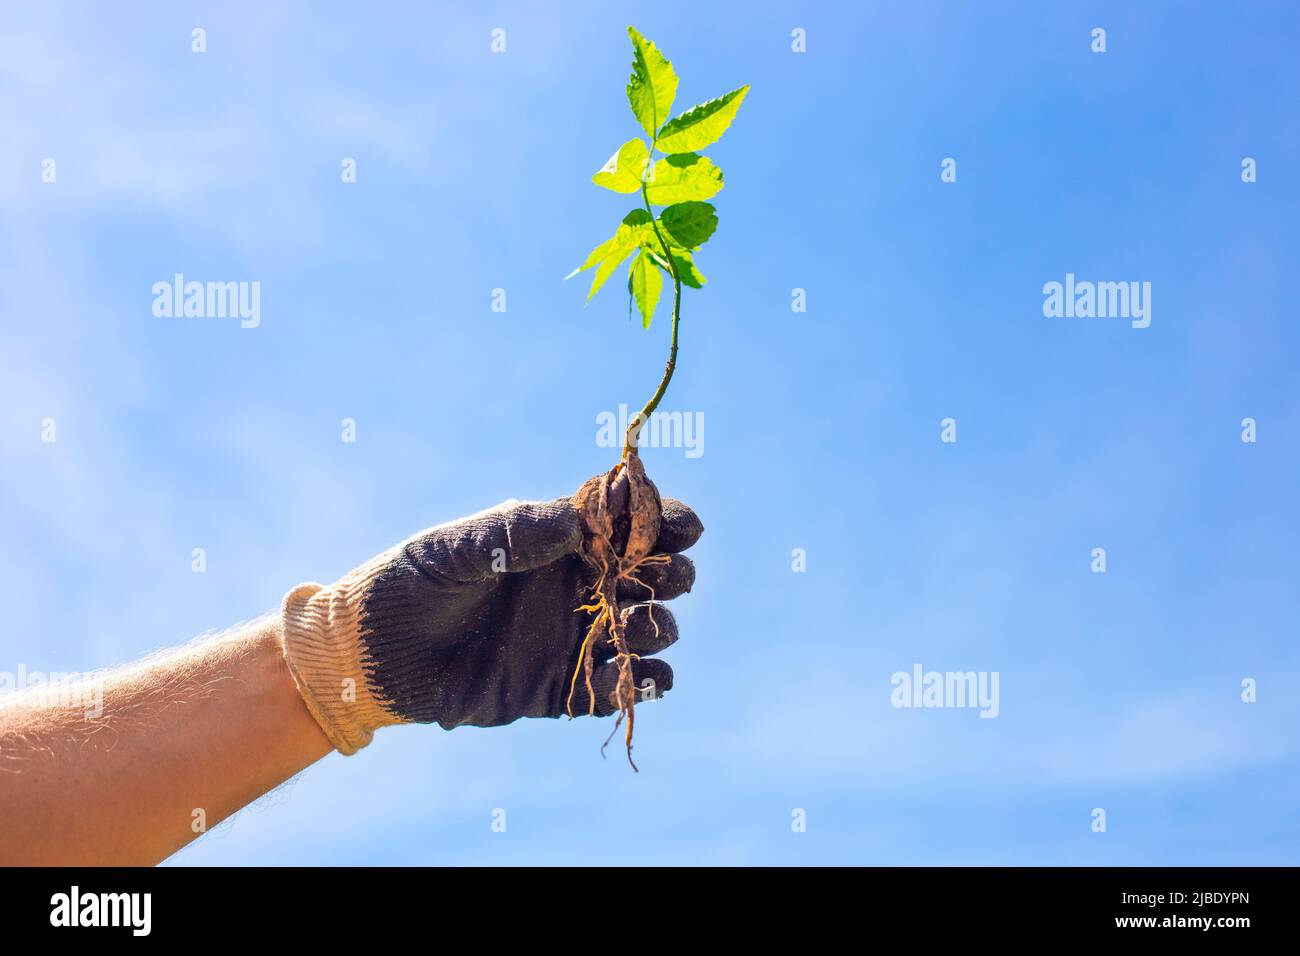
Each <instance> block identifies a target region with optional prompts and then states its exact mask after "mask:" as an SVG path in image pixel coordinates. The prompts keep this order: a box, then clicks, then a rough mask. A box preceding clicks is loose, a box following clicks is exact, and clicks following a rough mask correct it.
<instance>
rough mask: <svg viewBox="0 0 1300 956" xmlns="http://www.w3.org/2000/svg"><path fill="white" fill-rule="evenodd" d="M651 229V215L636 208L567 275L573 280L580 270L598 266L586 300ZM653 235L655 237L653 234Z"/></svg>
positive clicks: (598, 288)
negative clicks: (611, 234)
mask: <svg viewBox="0 0 1300 956" xmlns="http://www.w3.org/2000/svg"><path fill="white" fill-rule="evenodd" d="M650 229H651V226H650V214H649V213H648V212H646V211H645V210H644V209H633V210H632V211H631V212H630V213H628V214H627V215H626V216H624V217H623V222H622V224H621V225H620V226H619V227H618V229H617V230H616V231H615V232H614V235H613V236H611V237H610V238H608V239H606V240H605V241H604V242H602V243H601V244H600V245H598V246H597V247H596V248H595V249H592V250H591V252H590V254H589V255H588V256H587V258H586V259H585V260H584V261H583V263H582V265H580V266H578V268H576V269H574V270H573V271H572V272H570V273H569V274H568V275H567V276H565V278H566V279H572V278H573V277H574V276H576V275H577V274H578V273H579V272H582V271H584V270H586V269H590V268H591V267H592V266H597V267H598V268H597V269H596V274H595V276H593V277H592V280H591V290H590V291H589V292H588V293H587V301H588V302H590V301H591V299H592V296H594V295H595V294H596V293H597V292H598V291H599V290H600V287H601V286H602V285H604V284H605V280H607V279H608V278H609V277H610V276H612V275H613V274H614V270H615V269H617V268H618V267H619V266H620V265H622V263H623V260H624V259H626V258H627V257H628V256H629V255H631V254H632V253H633V252H634V251H635V250H636V249H637V247H639V246H640V245H641V244H642V242H643V238H644V236H645V234H646V233H647V232H648V231H649V230H650ZM651 236H652V237H653V233H651Z"/></svg>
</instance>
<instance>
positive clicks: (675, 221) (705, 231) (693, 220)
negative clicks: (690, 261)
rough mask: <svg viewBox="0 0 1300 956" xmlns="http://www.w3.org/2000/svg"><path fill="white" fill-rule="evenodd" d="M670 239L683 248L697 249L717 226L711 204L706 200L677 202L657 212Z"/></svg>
mask: <svg viewBox="0 0 1300 956" xmlns="http://www.w3.org/2000/svg"><path fill="white" fill-rule="evenodd" d="M659 222H660V224H661V225H662V226H663V228H664V230H665V231H666V232H667V233H668V236H669V238H670V240H671V241H673V242H675V243H677V245H679V246H682V247H683V248H685V249H698V248H699V247H700V246H702V245H704V243H706V242H707V241H708V239H709V237H710V236H711V235H713V231H714V230H715V229H717V228H718V217H717V214H716V213H715V211H714V208H713V206H711V205H710V204H709V203H706V202H695V201H691V202H679V203H674V204H673V205H671V206H669V207H668V208H666V209H665V210H664V211H663V212H661V213H660V214H659Z"/></svg>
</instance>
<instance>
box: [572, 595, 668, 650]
mask: <svg viewBox="0 0 1300 956" xmlns="http://www.w3.org/2000/svg"><path fill="white" fill-rule="evenodd" d="M618 616H619V620H621V621H622V622H623V639H624V640H625V641H627V649H628V650H629V651H631V652H632V653H633V654H642V655H644V656H646V657H649V656H650V655H651V654H658V653H659V652H660V651H662V650H664V649H665V648H667V647H670V646H672V645H673V644H676V643H677V637H678V634H677V621H676V619H674V618H673V612H672V611H670V610H668V608H666V607H664V606H663V605H662V604H648V603H647V604H633V605H632V606H631V607H625V608H623V609H622V610H621V611H620V612H619V615H618ZM592 654H593V655H594V656H595V658H596V660H597V661H608V660H612V659H613V657H614V645H613V643H612V642H610V641H609V640H608V639H606V640H602V641H601V642H600V643H599V644H597V645H596V647H595V649H594V650H593V651H592Z"/></svg>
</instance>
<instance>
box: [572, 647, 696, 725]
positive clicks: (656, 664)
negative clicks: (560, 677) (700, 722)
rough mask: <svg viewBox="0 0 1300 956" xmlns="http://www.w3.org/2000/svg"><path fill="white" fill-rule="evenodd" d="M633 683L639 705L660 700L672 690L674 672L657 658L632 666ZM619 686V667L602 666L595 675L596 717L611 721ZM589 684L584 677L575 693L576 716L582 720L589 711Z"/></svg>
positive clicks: (592, 679) (593, 674)
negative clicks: (614, 699)
mask: <svg viewBox="0 0 1300 956" xmlns="http://www.w3.org/2000/svg"><path fill="white" fill-rule="evenodd" d="M632 683H634V684H635V685H636V702H637V703H638V704H640V703H642V702H643V701H649V700H657V699H658V698H660V697H662V696H663V695H664V694H665V693H667V692H668V691H669V690H671V689H672V686H673V669H672V668H671V667H669V666H668V665H667V664H666V663H664V662H663V661H661V660H657V659H655V658H646V659H644V660H639V661H633V662H632ZM617 685H618V665H617V664H600V665H598V666H597V667H596V669H595V670H594V671H593V672H592V674H591V686H592V688H593V689H594V690H595V691H596V716H597V717H608V716H609V715H610V714H612V713H614V712H615V711H616V710H617V709H618V708H617V707H615V706H614V702H613V701H612V700H611V699H610V698H611V697H612V696H613V693H614V688H615V687H616V686H617ZM587 701H588V697H587V684H586V681H584V680H583V679H582V677H581V676H579V677H578V683H577V685H576V686H575V689H574V692H573V713H574V714H575V715H578V716H581V715H582V714H585V713H587V711H588V704H587Z"/></svg>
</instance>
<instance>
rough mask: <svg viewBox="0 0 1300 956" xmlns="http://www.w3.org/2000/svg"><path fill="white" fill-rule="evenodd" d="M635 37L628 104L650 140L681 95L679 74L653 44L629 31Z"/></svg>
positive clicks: (632, 28) (631, 30)
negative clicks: (678, 94) (678, 87)
mask: <svg viewBox="0 0 1300 956" xmlns="http://www.w3.org/2000/svg"><path fill="white" fill-rule="evenodd" d="M627 35H628V36H630V37H631V38H632V75H631V76H630V77H629V78H628V81H627V101H628V103H630V104H631V105H632V113H633V114H634V115H635V116H636V118H637V120H638V121H639V122H640V123H641V128H642V129H644V130H645V131H646V133H647V134H648V135H649V136H650V137H652V138H653V137H654V134H655V130H657V129H658V128H659V127H660V126H662V125H663V123H664V122H665V121H666V120H667V119H668V114H669V113H670V112H671V111H672V108H673V100H674V99H675V98H676V96H677V74H676V73H674V72H673V65H672V64H671V63H669V62H668V61H667V60H666V59H665V58H664V55H663V54H662V53H660V52H659V50H658V49H657V48H656V47H655V45H654V44H653V43H651V42H650V41H649V40H647V39H646V38H645V37H643V36H642V35H641V34H639V33H637V31H636V28H635V27H628V28H627Z"/></svg>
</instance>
